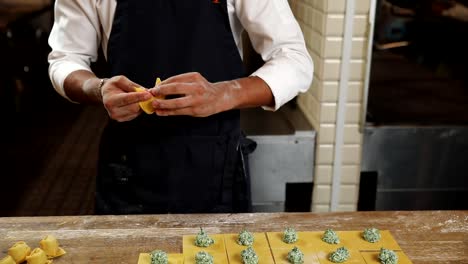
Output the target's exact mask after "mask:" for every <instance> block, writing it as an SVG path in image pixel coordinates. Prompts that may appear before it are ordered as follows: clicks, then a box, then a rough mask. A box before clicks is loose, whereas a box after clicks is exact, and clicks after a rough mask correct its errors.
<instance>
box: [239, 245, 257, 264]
mask: <svg viewBox="0 0 468 264" xmlns="http://www.w3.org/2000/svg"><path fill="white" fill-rule="evenodd" d="M241 257H242V263H244V264H258V256H257V253H255V251H254V250H253V248H252V247H248V248H247V249H244V250H242V252H241Z"/></svg>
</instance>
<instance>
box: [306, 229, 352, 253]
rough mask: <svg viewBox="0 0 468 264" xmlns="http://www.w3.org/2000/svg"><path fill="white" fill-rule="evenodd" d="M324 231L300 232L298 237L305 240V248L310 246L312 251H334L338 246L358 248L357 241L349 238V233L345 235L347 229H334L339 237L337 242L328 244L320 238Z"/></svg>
mask: <svg viewBox="0 0 468 264" xmlns="http://www.w3.org/2000/svg"><path fill="white" fill-rule="evenodd" d="M323 232H324V231H318V232H316V231H314V232H301V234H299V236H300V238H302V239H304V240H305V241H307V245H306V246H307V249H309V248H312V249H313V250H314V251H320V250H328V251H335V250H336V249H337V248H339V247H346V248H347V249H359V248H358V247H357V245H358V243H356V241H355V240H350V239H351V237H350V236H349V235H345V234H346V233H347V232H348V231H336V234H337V235H338V237H339V238H340V243H339V244H328V243H327V242H324V241H323V240H322V236H323Z"/></svg>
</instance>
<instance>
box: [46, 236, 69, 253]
mask: <svg viewBox="0 0 468 264" xmlns="http://www.w3.org/2000/svg"><path fill="white" fill-rule="evenodd" d="M39 244H40V246H41V249H42V250H44V252H45V253H46V255H47V257H48V258H56V257H60V256H62V255H64V254H65V253H66V252H65V250H63V248H61V247H59V243H58V241H57V238H55V237H54V236H52V235H48V236H46V237H45V238H44V239H42V240H41V241H40V242H39Z"/></svg>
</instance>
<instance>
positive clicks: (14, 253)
mask: <svg viewBox="0 0 468 264" xmlns="http://www.w3.org/2000/svg"><path fill="white" fill-rule="evenodd" d="M30 253H31V248H30V247H29V246H28V244H26V242H24V241H19V242H16V243H15V244H14V245H13V246H12V247H11V248H9V249H8V255H10V256H11V257H12V258H13V259H14V260H15V262H16V263H22V262H24V261H25V260H26V257H27V256H28V255H29V254H30Z"/></svg>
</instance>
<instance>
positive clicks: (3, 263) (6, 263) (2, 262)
mask: <svg viewBox="0 0 468 264" xmlns="http://www.w3.org/2000/svg"><path fill="white" fill-rule="evenodd" d="M0 264H16V262H15V260H14V259H13V258H12V257H11V256H6V257H4V258H2V259H0Z"/></svg>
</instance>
